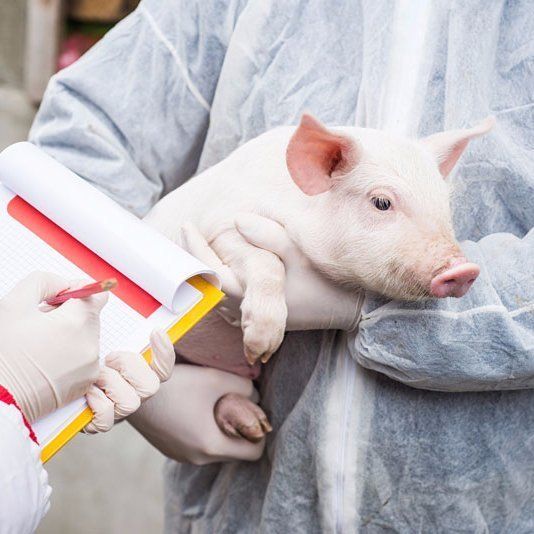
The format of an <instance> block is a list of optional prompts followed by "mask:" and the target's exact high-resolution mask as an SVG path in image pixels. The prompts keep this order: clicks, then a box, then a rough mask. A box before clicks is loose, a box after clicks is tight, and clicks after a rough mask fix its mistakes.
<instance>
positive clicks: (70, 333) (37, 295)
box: [0, 272, 108, 422]
mask: <svg viewBox="0 0 534 534" xmlns="http://www.w3.org/2000/svg"><path fill="white" fill-rule="evenodd" d="M69 287H71V284H70V283H69V282H68V281H66V280H63V279H62V278H61V277H59V276H56V275H53V274H48V273H39V272H37V273H33V274H31V275H30V276H28V277H27V278H26V279H24V280H23V281H22V282H20V283H18V284H17V285H16V286H15V288H14V289H12V290H11V291H10V292H9V293H8V294H7V295H6V296H5V297H4V298H3V299H2V300H1V301H0V384H2V385H3V386H4V387H5V388H6V389H7V390H8V391H9V392H10V393H11V394H12V395H13V397H14V398H15V400H16V401H17V403H18V405H19V406H20V408H21V410H22V412H23V413H24V415H25V416H26V418H27V419H28V420H29V421H30V422H31V421H35V420H36V419H38V418H39V417H41V416H43V415H46V414H48V413H50V412H53V411H54V410H56V409H57V408H59V407H60V406H63V405H64V404H66V403H68V402H70V401H72V400H75V399H78V398H80V397H82V396H83V395H84V394H85V392H86V391H87V389H88V388H89V386H90V384H91V383H92V382H94V380H95V379H96V377H97V376H98V371H99V365H98V350H99V337H100V320H99V316H100V310H101V309H102V308H103V307H104V304H105V303H106V302H107V298H108V296H107V295H106V294H105V293H101V294H99V295H93V296H92V297H90V298H87V299H71V300H69V301H67V302H65V303H64V304H62V305H61V306H59V307H58V308H54V309H50V310H49V311H46V312H44V311H42V310H41V309H39V308H38V306H39V304H40V303H41V302H42V301H43V300H45V299H47V298H50V297H52V296H55V295H57V294H58V293H59V292H60V291H63V290H65V289H68V288H69Z"/></svg>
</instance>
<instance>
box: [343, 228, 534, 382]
mask: <svg viewBox="0 0 534 534" xmlns="http://www.w3.org/2000/svg"><path fill="white" fill-rule="evenodd" d="M462 249H463V250H464V251H465V253H466V256H467V257H468V258H469V259H470V261H473V262H476V263H478V264H479V265H480V267H481V274H480V276H479V278H478V279H477V280H476V281H475V283H474V284H473V286H472V287H471V289H470V290H469V292H468V293H467V295H466V296H464V297H462V298H460V299H454V298H448V299H441V300H432V301H428V302H426V303H420V304H402V303H399V302H389V303H387V304H384V305H382V306H379V307H376V302H373V299H372V298H369V299H368V301H367V302H366V303H364V310H363V314H362V319H361V323H360V326H359V331H358V332H357V333H356V334H354V335H352V336H351V337H350V338H349V348H350V350H351V352H352V354H353V356H354V357H355V358H356V360H357V361H358V362H359V363H360V364H361V365H363V366H364V367H367V368H369V369H373V370H375V371H379V372H381V373H384V374H386V375H387V376H389V377H390V378H393V379H395V380H398V381H400V382H403V383H404V384H407V385H409V386H413V387H417V388H423V389H430V390H439V391H485V390H505V389H524V388H534V229H532V230H530V232H529V233H528V234H527V235H526V236H524V237H523V238H522V239H520V238H518V237H516V236H514V235H512V234H504V233H500V234H492V235H489V236H487V237H485V238H483V239H481V240H480V241H479V242H478V243H474V242H464V243H462ZM370 309H372V310H373V311H369V310H370Z"/></svg>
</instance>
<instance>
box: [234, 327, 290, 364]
mask: <svg viewBox="0 0 534 534" xmlns="http://www.w3.org/2000/svg"><path fill="white" fill-rule="evenodd" d="M284 327H285V323H284V326H282V327H280V326H279V325H278V324H277V323H276V322H275V321H253V322H251V323H250V324H248V325H245V326H244V328H243V345H244V349H245V357H246V359H247V362H248V363H249V364H250V365H254V364H255V363H256V362H257V361H258V360H261V361H262V362H263V363H266V362H268V361H269V359H270V358H271V356H272V355H273V354H274V353H275V352H276V351H277V350H278V347H280V345H281V344H282V341H283V340H284V330H285V328H284Z"/></svg>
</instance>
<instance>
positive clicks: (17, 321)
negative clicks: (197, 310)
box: [0, 273, 174, 534]
mask: <svg viewBox="0 0 534 534" xmlns="http://www.w3.org/2000/svg"><path fill="white" fill-rule="evenodd" d="M69 287H71V284H69V282H67V281H65V280H63V279H62V278H60V277H58V276H56V275H53V274H47V273H34V274H32V275H30V276H29V277H27V278H26V279H24V280H23V281H21V282H19V283H18V284H17V285H16V286H15V287H14V288H13V289H12V290H11V291H10V292H9V293H8V294H7V295H5V296H4V298H3V299H2V300H0V485H1V487H2V492H1V497H0V534H26V533H31V532H33V531H34V530H35V529H36V528H37V525H38V524H39V522H40V520H41V519H42V517H43V516H44V515H45V513H46V512H47V510H48V508H49V500H50V493H51V491H52V490H51V488H50V486H49V485H48V477H47V474H46V471H45V470H44V468H43V465H42V464H41V460H40V448H39V443H38V441H37V438H36V436H35V434H34V432H33V430H32V427H31V425H32V423H33V422H34V421H36V420H37V419H39V418H40V417H42V416H44V415H46V414H48V413H50V412H52V411H54V410H56V409H57V408H59V407H61V406H63V405H64V404H66V403H68V402H70V401H72V400H75V399H77V398H80V397H82V396H83V395H84V394H87V400H88V403H89V405H90V406H91V408H92V410H93V412H94V414H95V417H94V419H93V422H92V423H90V425H89V426H88V427H87V428H86V431H88V432H99V431H104V430H108V429H109V428H111V426H112V425H113V423H114V421H116V420H119V419H121V418H123V417H125V416H127V415H129V414H131V413H133V412H134V411H135V410H136V409H137V408H138V407H139V405H140V404H141V401H142V400H144V399H146V398H148V397H150V396H152V395H153V394H154V393H155V392H156V391H157V390H158V388H159V384H160V382H161V381H164V380H166V379H167V378H168V377H169V375H170V373H171V371H172V367H173V364H174V349H173V347H172V344H171V343H170V341H169V339H168V338H167V336H166V335H164V334H162V333H159V332H154V333H153V334H152V337H151V345H152V350H153V354H154V359H153V362H152V366H151V367H150V366H149V365H148V364H147V363H146V362H145V360H144V359H143V358H142V356H141V355H139V354H131V353H125V352H122V353H121V352H118V353H112V354H110V355H109V356H108V357H107V358H106V365H105V366H103V367H102V368H100V366H99V363H98V361H99V360H98V347H99V334H100V311H101V310H102V308H103V307H104V305H105V304H106V302H107V295H106V294H99V295H94V296H92V297H89V298H86V299H72V300H69V301H67V302H66V303H64V304H62V305H61V306H59V307H58V308H53V309H48V310H42V309H41V308H40V307H39V305H40V304H41V303H42V302H43V301H44V300H45V299H47V298H50V297H52V296H55V295H57V294H58V293H59V292H60V291H63V290H65V289H67V288H69ZM93 383H94V384H93Z"/></svg>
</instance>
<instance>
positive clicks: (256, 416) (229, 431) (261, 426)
mask: <svg viewBox="0 0 534 534" xmlns="http://www.w3.org/2000/svg"><path fill="white" fill-rule="evenodd" d="M213 411H214V415H215V421H217V425H219V428H220V429H221V431H222V432H224V433H225V434H226V435H227V436H229V437H231V438H245V439H246V440H248V441H250V442H252V443H257V442H258V441H261V440H262V439H263V438H264V437H265V434H267V433H269V432H271V430H272V427H271V425H270V424H269V421H268V420H267V416H266V415H265V413H264V412H263V410H262V409H261V408H260V407H259V406H258V405H257V404H255V403H253V402H252V401H251V400H249V399H247V398H245V397H242V396H241V395H237V394H235V393H228V395H224V396H223V397H221V398H220V399H219V400H218V401H217V403H216V404H215V408H214V410H213Z"/></svg>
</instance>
